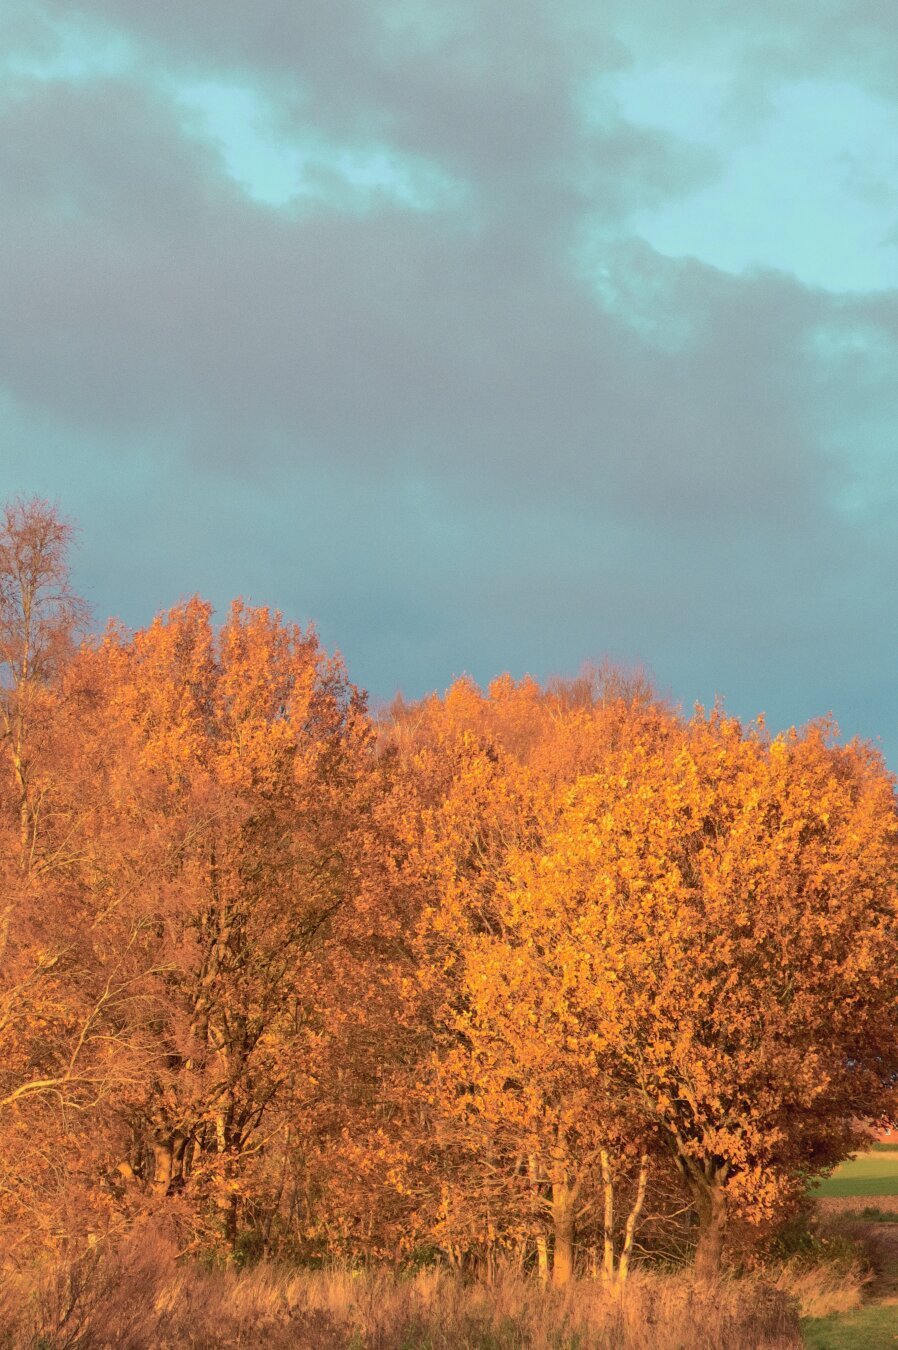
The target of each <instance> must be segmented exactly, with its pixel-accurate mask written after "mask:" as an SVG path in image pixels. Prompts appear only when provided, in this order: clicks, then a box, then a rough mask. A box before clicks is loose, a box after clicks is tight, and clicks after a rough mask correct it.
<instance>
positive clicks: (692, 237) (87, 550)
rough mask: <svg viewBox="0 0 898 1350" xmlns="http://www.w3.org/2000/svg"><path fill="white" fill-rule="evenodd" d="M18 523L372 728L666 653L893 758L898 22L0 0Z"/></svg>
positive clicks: (719, 7)
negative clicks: (406, 712)
mask: <svg viewBox="0 0 898 1350" xmlns="http://www.w3.org/2000/svg"><path fill="white" fill-rule="evenodd" d="M0 65H2V72H0V239H2V248H0V315H2V316H3V322H2V324H0V498H9V497H12V496H14V495H25V496H30V495H34V494H38V495H41V496H45V497H49V498H50V499H51V500H53V501H55V502H57V503H58V504H59V506H60V508H61V509H62V511H63V512H64V513H66V514H67V515H68V516H70V517H71V518H73V519H74V520H75V521H77V523H78V525H79V542H78V548H77V552H76V555H75V579H76V583H77V585H78V586H79V588H80V589H81V591H82V593H83V594H85V595H86V597H87V598H88V600H89V602H90V604H91V606H92V610H93V613H94V616H95V619H96V622H97V624H98V625H99V624H101V623H102V622H104V621H105V619H106V618H107V617H108V616H109V615H113V614H114V615H117V616H119V617H121V618H122V619H124V620H125V621H126V622H127V623H129V624H132V625H140V624H143V623H146V622H148V621H149V619H150V618H151V617H152V616H153V614H154V613H156V612H158V611H159V610H161V609H164V608H166V607H168V606H170V605H172V604H174V603H176V602H177V601H178V600H180V599H182V598H185V597H186V596H188V595H190V594H193V593H195V592H199V593H200V594H202V595H204V596H206V597H207V598H209V599H210V600H212V601H213V602H214V603H215V604H216V606H218V607H220V608H221V609H224V607H226V605H227V603H228V601H229V599H230V598H232V597H234V596H237V595H241V596H244V597H246V598H248V599H249V600H251V601H253V602H256V603H265V604H270V605H272V606H275V607H278V608H279V609H280V610H282V611H283V613H284V614H285V615H286V616H287V617H289V618H291V619H296V620H299V621H300V622H302V623H306V622H308V621H310V620H311V621H314V622H315V624H316V625H317V627H318V630H319V632H320V634H321V636H322V639H323V641H324V642H325V644H326V645H327V646H328V647H331V648H333V647H338V648H339V649H340V651H341V652H342V653H343V655H344V657H345V658H346V661H347V664H348V667H349V672H350V675H351V676H352V678H353V679H354V680H355V681H356V682H358V683H360V684H361V685H363V686H365V687H366V688H367V689H368V690H369V691H370V693H371V695H372V698H373V699H374V700H375V701H379V700H381V699H386V698H389V697H390V696H391V695H392V694H393V693H394V692H395V691H396V690H397V689H402V690H403V691H404V693H405V694H406V695H408V696H411V697H415V696H418V695H420V694H422V693H424V692H425V691H427V690H430V689H442V688H445V687H446V685H447V684H448V683H449V682H450V681H451V680H452V679H453V677H455V676H457V675H460V674H462V673H469V674H470V675H471V676H473V677H474V678H475V679H477V680H478V681H480V682H482V683H483V682H486V681H488V680H489V679H491V678H492V677H493V676H495V675H496V674H498V673H500V672H502V671H505V670H509V671H511V673H512V674H513V675H515V676H520V675H522V674H524V673H525V672H529V673H531V674H533V675H534V676H536V677H537V678H545V677H547V676H550V675H557V674H574V673H576V671H577V669H578V668H579V667H580V666H581V664H582V663H583V662H586V661H597V660H599V659H601V658H602V657H603V656H610V657H611V658H612V659H614V660H618V661H621V662H624V663H637V662H638V663H642V664H644V665H645V666H647V667H648V668H649V669H650V670H651V671H652V672H653V673H654V675H655V678H656V680H657V682H658V685H659V686H660V688H661V689H662V691H663V692H664V693H666V694H667V695H668V696H669V697H671V698H673V699H674V700H676V701H679V702H681V703H683V705H684V706H686V707H688V706H690V705H691V704H692V703H693V702H695V701H696V700H699V701H702V702H704V703H709V702H711V701H712V700H713V699H714V698H715V697H716V696H722V697H723V698H724V700H725V703H726V706H727V707H728V708H729V709H730V710H731V711H733V712H734V713H737V714H738V715H740V716H743V717H746V718H750V717H753V716H755V715H756V714H758V713H760V712H764V713H765V714H766V715H767V718H768V720H769V722H770V723H771V724H772V725H773V726H775V727H781V726H787V725H790V724H793V723H795V724H800V723H803V722H805V721H806V720H808V719H809V718H812V717H816V716H821V715H824V714H832V715H834V716H835V718H836V719H837V721H838V723H839V725H840V727H841V728H842V730H843V732H844V734H846V735H855V734H859V735H862V736H865V737H870V738H873V739H876V740H878V741H879V742H880V743H881V744H882V746H883V747H884V749H885V751H886V754H887V756H888V758H889V762H890V764H891V765H892V767H893V768H895V769H898V696H896V695H898V675H896V671H898V600H896V596H895V591H896V577H898V566H896V564H898V529H896V525H895V513H896V506H898V444H896V431H898V360H896V357H898V12H896V10H895V7H894V4H893V3H891V0H792V3H790V4H789V5H787V6H783V5H782V4H781V3H780V2H779V0H777V3H774V0H753V3H752V4H750V5H744V6H727V5H723V4H721V3H720V2H719V0H603V3H602V4H596V3H595V0H554V2H553V3H549V2H548V0H515V3H514V4H511V5H510V4H508V2H507V0H328V3H326V4H322V3H314V0H305V3H303V2H302V0H300V2H299V3H298V2H297V0H216V4H215V5H214V6H210V5H208V4H207V3H202V4H201V3H199V0H153V3H149V4H148V3H146V0H45V2H44V3H39V2H38V0H0Z"/></svg>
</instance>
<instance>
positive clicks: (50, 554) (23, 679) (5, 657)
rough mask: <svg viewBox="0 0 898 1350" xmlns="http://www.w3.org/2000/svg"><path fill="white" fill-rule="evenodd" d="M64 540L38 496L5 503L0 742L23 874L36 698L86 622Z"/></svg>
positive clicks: (0, 547)
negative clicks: (16, 814)
mask: <svg viewBox="0 0 898 1350" xmlns="http://www.w3.org/2000/svg"><path fill="white" fill-rule="evenodd" d="M72 535H73V529H72V526H71V525H70V524H69V522H68V521H66V520H65V519H64V518H63V517H62V516H61V515H60V514H59V512H58V511H57V509H56V508H55V507H54V506H52V505H51V504H50V503H49V502H46V501H44V500H43V499H42V498H40V497H32V498H28V499H21V498H20V499H17V500H14V501H12V502H8V503H7V504H6V505H5V506H4V507H3V508H2V511H0V741H2V743H3V744H4V746H5V749H6V753H7V754H8V756H9V762H10V765H11V768H12V774H13V779H14V782H15V788H16V795H17V798H18V812H19V840H20V850H21V852H20V866H21V869H22V871H23V872H27V871H28V870H29V868H30V866H31V863H32V860H33V857H34V844H35V835H36V827H37V811H36V802H35V796H34V792H33V784H32V765H33V757H34V750H33V734H34V732H35V730H36V728H37V723H38V722H39V720H40V707H41V701H42V696H43V694H44V693H45V691H46V690H47V688H48V687H49V686H50V685H51V684H52V683H53V682H54V681H55V680H57V679H58V677H59V674H60V671H61V669H62V667H63V665H64V663H65V661H66V658H67V657H68V655H69V653H70V652H71V650H72V646H73V642H74V638H75V635H76V633H77V631H78V629H79V627H80V625H81V624H82V623H83V621H84V619H85V618H86V606H85V604H84V602H83V600H81V599H79V597H78V596H76V595H75V594H74V592H73V591H72V588H71V581H70V570H69V563H68V554H69V548H70V546H71V542H72Z"/></svg>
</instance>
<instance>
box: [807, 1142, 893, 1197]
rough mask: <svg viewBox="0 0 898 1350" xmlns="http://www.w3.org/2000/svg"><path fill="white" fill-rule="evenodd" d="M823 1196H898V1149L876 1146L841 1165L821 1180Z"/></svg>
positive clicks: (821, 1194)
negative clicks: (829, 1175)
mask: <svg viewBox="0 0 898 1350" xmlns="http://www.w3.org/2000/svg"><path fill="white" fill-rule="evenodd" d="M815 1194H816V1195H820V1196H852V1195H857V1196H870V1195H898V1149H891V1150H886V1149H879V1148H877V1149H874V1150H872V1151H871V1152H869V1153H860V1154H858V1156H857V1157H856V1158H851V1159H850V1160H849V1161H848V1162H845V1163H842V1166H841V1167H837V1168H836V1170H835V1172H833V1174H832V1176H831V1177H825V1178H824V1180H823V1181H820V1182H818V1183H817V1186H816V1187H815Z"/></svg>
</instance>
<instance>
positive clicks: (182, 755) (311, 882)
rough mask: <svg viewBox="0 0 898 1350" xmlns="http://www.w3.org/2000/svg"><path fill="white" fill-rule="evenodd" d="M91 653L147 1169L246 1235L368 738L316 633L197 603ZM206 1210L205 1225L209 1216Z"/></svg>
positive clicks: (104, 844) (349, 845) (108, 883)
mask: <svg viewBox="0 0 898 1350" xmlns="http://www.w3.org/2000/svg"><path fill="white" fill-rule="evenodd" d="M84 659H85V661H86V662H88V663H92V664H93V665H94V667H95V669H96V671H97V684H98V687H101V688H102V689H103V690H104V693H103V703H104V717H105V722H106V725H107V728H108V732H107V736H108V738H109V743H110V745H111V747H112V748H111V749H110V751H109V760H110V770H109V776H108V779H107V782H106V784H105V786H104V789H103V790H104V792H105V803H104V807H103V810H104V813H105V824H104V825H103V827H102V828H101V829H100V830H99V832H98V836H97V843H96V846H95V848H94V851H93V858H92V864H91V886H92V888H93V892H94V894H95V895H96V896H97V897H100V896H103V897H104V903H103V908H104V913H105V914H107V915H114V916H115V917H114V923H115V927H116V930H117V931H120V932H121V931H125V930H127V932H129V933H133V934H134V941H133V942H132V943H130V945H129V948H128V950H129V953H130V955H129V961H130V966H131V971H130V974H131V978H132V980H133V984H134V997H133V999H132V1002H131V1011H132V1016H131V1020H130V1034H131V1045H132V1053H133V1055H134V1061H135V1064H137V1065H143V1068H142V1069H141V1071H140V1072H139V1073H137V1074H136V1075H135V1078H134V1081H133V1085H132V1087H131V1089H130V1091H129V1092H127V1093H126V1094H124V1095H123V1099H122V1101H121V1103H120V1107H121V1111H122V1113H123V1115H126V1116H128V1117H129V1118H130V1119H131V1120H132V1121H133V1122H134V1126H135V1128H136V1131H137V1137H136V1141H135V1153H134V1155H133V1161H131V1166H132V1167H133V1169H134V1171H135V1172H136V1173H137V1174H138V1175H144V1176H145V1177H146V1178H147V1180H148V1182H149V1185H150V1188H151V1190H152V1192H153V1193H155V1194H156V1195H157V1197H159V1198H160V1199H162V1198H165V1197H166V1196H168V1195H170V1194H172V1193H173V1192H175V1191H179V1190H182V1189H184V1188H187V1189H189V1191H190V1193H191V1194H192V1195H193V1196H194V1197H195V1198H196V1200H197V1204H198V1207H199V1208H198V1210H197V1213H198V1214H199V1213H200V1211H202V1209H203V1204H204V1203H205V1200H208V1201H209V1203H210V1204H211V1211H210V1214H211V1217H208V1216H207V1217H208V1222H209V1223H211V1228H210V1229H209V1233H210V1234H213V1235H214V1230H215V1229H216V1228H217V1230H218V1233H219V1236H221V1237H222V1238H223V1239H224V1241H225V1242H226V1243H227V1244H228V1245H233V1242H234V1240H235V1238H236V1234H237V1226H238V1222H239V1213H240V1207H241V1203H242V1198H243V1195H244V1188H245V1172H246V1170H247V1167H248V1166H249V1164H250V1163H251V1161H252V1158H253V1156H254V1154H255V1153H257V1152H258V1150H259V1149H260V1148H261V1147H262V1146H263V1145H262V1140H263V1137H264V1136H263V1133H262V1130H263V1124H264V1125H265V1126H266V1127H268V1128H270V1129H271V1130H272V1131H273V1132H274V1133H277V1128H279V1127H280V1117H279V1116H278V1111H279V1109H280V1108H281V1107H282V1105H284V1104H285V1103H286V1102H287V1101H288V1100H294V1099H295V1098H296V1097H297V1095H300V1096H301V1089H302V1084H303V1082H304V1080H305V1079H306V1075H307V1070H306V1066H305V1061H306V1060H307V1058H308V1056H307V1054H306V1053H305V1050H304V1047H305V1044H306V1042H307V1041H308V1040H309V1038H310V1037H314V1027H315V1022H316V1018H317V1016H318V1010H317V1008H316V1007H314V1006H312V1003H311V1002H310V996H311V994H312V992H313V990H314V987H315V974H314V972H315V966H316V953H318V952H320V951H321V949H322V948H323V947H324V946H325V945H326V943H327V942H328V940H329V938H330V935H331V933H332V931H333V926H334V920H335V916H336V914H337V913H338V911H339V910H340V909H341V908H342V907H344V906H346V905H348V904H350V903H351V902H352V900H353V897H354V895H355V892H356V873H357V867H356V850H357V842H356V841H357V839H358V833H359V832H358V823H359V818H360V811H361V807H362V804H363V797H364V791H365V787H364V784H365V777H366V773H367V768H366V765H367V760H368V754H369V750H368V747H369V741H370V733H369V730H368V723H367V717H366V714H365V709H364V703H363V700H362V698H361V696H360V695H359V694H358V692H357V691H356V690H354V689H353V688H352V686H351V685H349V683H348V681H347V680H346V676H345V672H344V670H343V667H342V664H341V663H340V662H339V660H337V659H334V658H330V657H328V656H327V655H326V654H325V653H324V652H323V651H322V650H321V648H320V646H319V644H318V640H317V638H316V636H315V634H314V632H312V631H309V632H307V633H303V632H302V631H301V630H300V629H298V628H296V627H295V626H291V625H287V624H285V623H283V621H282V620H281V619H280V617H279V616H278V615H273V614H271V613H270V612H269V611H268V610H265V609H249V608H247V607H246V606H244V605H242V604H241V603H239V602H237V603H235V605H234V606H233V607H232V609H231V612H230V615H229V617H228V619H227V621H226V623H225V624H224V625H223V627H222V628H221V630H220V631H216V630H215V628H214V626H213V624H212V617H211V610H210V607H209V606H208V605H206V604H205V603H203V602H202V601H200V600H192V601H190V602H188V603H187V604H186V605H183V606H180V607H178V608H176V609H175V610H172V611H171V612H170V613H169V614H167V615H164V616H162V617H160V618H159V619H157V620H156V621H155V622H154V623H153V624H152V625H151V626H150V627H149V628H148V629H145V630H143V631H142V632H138V633H136V634H134V635H133V636H132V635H130V634H127V633H125V632H122V631H120V630H118V629H115V628H113V629H111V630H110V631H109V632H108V633H107V636H106V638H105V640H104V642H103V643H102V645H101V646H100V647H99V648H98V649H97V650H96V651H95V652H94V653H93V654H92V655H90V654H87V653H86V654H85V658H84ZM205 1221H206V1220H204V1222H205Z"/></svg>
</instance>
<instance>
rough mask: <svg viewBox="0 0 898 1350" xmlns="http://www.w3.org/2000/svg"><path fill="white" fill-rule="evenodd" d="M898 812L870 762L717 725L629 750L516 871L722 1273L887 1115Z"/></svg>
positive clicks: (867, 755) (584, 1032) (570, 1016)
mask: <svg viewBox="0 0 898 1350" xmlns="http://www.w3.org/2000/svg"><path fill="white" fill-rule="evenodd" d="M895 846H896V817H895V805H894V797H893V790H892V782H891V779H890V777H889V775H888V774H887V773H886V772H885V770H884V768H883V765H882V762H881V760H880V758H879V756H878V755H877V754H876V753H875V752H873V751H871V750H870V749H868V748H866V747H864V746H862V745H859V744H851V745H848V746H844V747H839V746H836V745H833V744H831V743H830V741H829V739H828V730H827V728H826V727H821V726H812V727H811V728H809V729H808V730H807V731H805V732H804V733H801V734H798V733H795V732H792V733H790V734H788V735H786V736H781V737H777V738H774V739H770V738H769V737H768V736H767V735H766V734H765V732H764V730H763V728H762V727H760V726H757V727H751V728H748V729H746V728H744V727H743V726H742V725H741V724H740V723H739V722H738V721H736V720H735V719H731V718H727V717H725V716H724V715H723V714H722V713H721V712H719V711H714V712H713V713H711V714H709V715H705V714H703V713H701V712H699V713H698V714H697V715H696V716H695V717H694V718H693V719H692V720H691V721H690V722H688V723H686V724H683V723H681V722H680V721H679V719H676V718H673V717H671V718H670V719H669V722H668V725H667V727H666V730H665V734H664V735H663V736H662V737H661V738H660V739H659V737H658V735H657V730H656V729H655V730H653V732H652V735H651V736H650V737H649V738H648V739H647V738H646V737H645V736H643V735H635V736H633V737H632V738H631V739H630V740H629V741H628V742H627V743H626V744H624V745H622V746H621V747H620V748H619V749H618V750H617V751H615V752H614V753H613V754H611V755H610V756H609V757H608V758H607V760H606V762H605V764H604V765H603V767H602V769H601V771H600V772H598V773H594V774H591V775H588V776H585V777H583V778H581V779H580V780H579V781H578V782H577V783H576V784H575V785H574V786H573V788H572V790H571V792H570V795H569V798H568V801H567V803H566V804H565V807H564V810H563V811H562V813H561V815H560V817H559V821H558V824H557V827H556V828H555V829H554V830H553V832H552V833H551V835H550V836H549V837H547V838H546V840H545V841H544V842H543V845H542V846H541V848H540V849H539V850H538V851H532V852H530V853H529V854H528V855H524V854H521V855H519V856H518V857H517V858H516V859H515V861H514V864H513V868H512V882H511V886H512V891H511V894H512V896H513V897H514V903H515V904H516V905H517V906H518V907H519V909H520V911H521V914H522V915H524V916H526V917H525V923H526V928H527V931H528V932H531V933H532V934H533V937H532V940H533V942H534V943H537V944H539V946H540V947H542V948H544V949H545V948H551V949H560V950H563V951H566V952H567V953H568V954H569V958H568V960H567V961H566V963H565V967H564V973H563V981H561V982H560V983H559V984H558V986H557V990H558V996H559V998H560V999H561V1000H562V1002H563V1007H564V1016H565V1018H566V1019H567V1021H568V1022H569V1024H570V1026H571V1029H572V1034H574V1035H575V1036H576V1037H578V1038H579V1040H580V1042H581V1044H582V1045H584V1046H588V1047H589V1048H590V1049H591V1050H592V1052H593V1053H594V1055H595V1059H596V1064H597V1066H602V1067H603V1068H605V1070H606V1071H609V1070H610V1072H611V1074H612V1076H613V1077H614V1078H616V1079H617V1081H618V1083H619V1085H620V1087H619V1091H620V1093H621V1094H622V1095H628V1096H634V1095H635V1097H636V1099H637V1100H639V1101H640V1102H641V1103H642V1106H643V1109H644V1110H645V1112H646V1113H647V1114H648V1116H649V1117H650V1118H651V1119H652V1120H653V1121H654V1124H655V1126H656V1128H657V1129H658V1130H659V1131H660V1133H661V1135H662V1137H663V1138H664V1139H665V1140H666V1143H667V1146H668V1148H669V1150H670V1152H671V1154H672V1156H673V1157H674V1158H675V1160H676V1162H677V1165H678V1166H679V1168H680V1169H681V1171H682V1174H683V1177H684V1179H685V1182H686V1184H687V1186H688V1188H689V1191H690V1193H691V1196H692V1198H693V1202H694V1205H695V1210H696V1214H697V1217H698V1247H697V1252H696V1269H697V1272H698V1273H699V1274H700V1275H701V1276H702V1277H712V1276H713V1275H715V1274H716V1272H717V1269H718V1267H719V1264H720V1258H721V1253H722V1248H723V1242H724V1238H725V1235H726V1230H727V1223H728V1218H729V1215H730V1214H731V1212H733V1211H736V1212H738V1213H740V1214H741V1215H743V1216H744V1217H746V1218H748V1219H749V1220H751V1221H754V1222H762V1221H764V1220H765V1219H770V1218H771V1217H773V1216H774V1215H775V1214H776V1212H777V1209H778V1206H780V1205H781V1204H782V1203H783V1202H784V1201H786V1200H788V1199H789V1198H790V1197H792V1196H794V1195H795V1193H796V1192H797V1191H799V1190H800V1189H802V1188H803V1187H804V1185H805V1184H806V1182H807V1179H808V1177H809V1176H811V1175H813V1174H814V1173H815V1172H818V1171H819V1170H820V1169H821V1168H825V1167H826V1166H829V1165H832V1164H833V1163H834V1162H835V1161H837V1160H838V1159H839V1158H841V1157H843V1156H845V1153H846V1152H847V1151H848V1150H849V1148H850V1147H851V1144H852V1142H853V1141H855V1140H856V1135H855V1133H854V1130H855V1128H856V1121H857V1119H858V1118H859V1117H864V1116H876V1115H877V1114H878V1113H880V1112H881V1111H882V1109H883V1107H884V1104H885V1103H886V1102H887V1101H888V1100H890V1098H891V1095H892V1092H893V1081H894V1075H895V1071H896V1067H898V1065H896V1037H895V1007H896V1002H895V1000H896V993H898V989H896V970H898V964H896V957H898V922H896V910H895V899H896V892H895V885H896V870H895V866H896V852H895Z"/></svg>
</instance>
